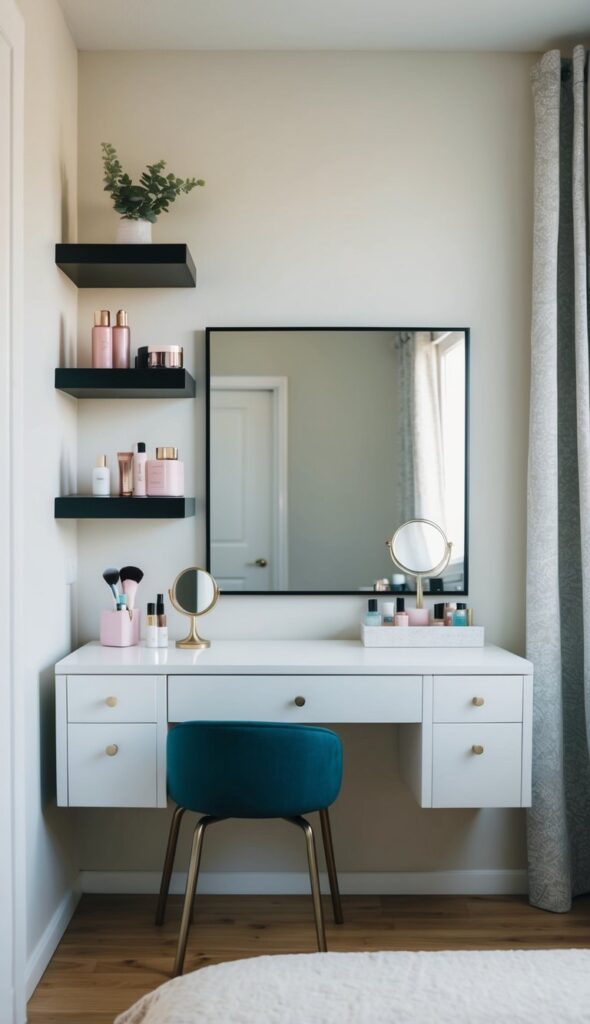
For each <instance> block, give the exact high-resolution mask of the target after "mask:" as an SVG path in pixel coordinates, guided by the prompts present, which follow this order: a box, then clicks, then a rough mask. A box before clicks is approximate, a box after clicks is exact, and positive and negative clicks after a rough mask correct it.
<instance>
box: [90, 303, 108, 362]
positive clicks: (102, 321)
mask: <svg viewBox="0 0 590 1024" xmlns="http://www.w3.org/2000/svg"><path fill="white" fill-rule="evenodd" d="M92 366H93V367H94V368H95V369H97V370H98V369H100V370H111V369H112V367H113V332H112V328H111V314H110V313H109V311H108V309H97V310H96V311H95V313H94V327H93V328H92Z"/></svg>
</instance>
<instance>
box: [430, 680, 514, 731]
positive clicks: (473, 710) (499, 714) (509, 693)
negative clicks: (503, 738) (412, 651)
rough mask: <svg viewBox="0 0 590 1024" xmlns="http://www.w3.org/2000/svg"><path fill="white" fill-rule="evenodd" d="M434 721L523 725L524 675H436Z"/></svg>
mask: <svg viewBox="0 0 590 1024" xmlns="http://www.w3.org/2000/svg"><path fill="white" fill-rule="evenodd" d="M482 701H483V703H481V702H482ZM475 702H477V703H475ZM433 718H434V721H435V722H473V723H474V724H475V723H478V722H522V676H475V675H474V676H435V677H434V708H433Z"/></svg>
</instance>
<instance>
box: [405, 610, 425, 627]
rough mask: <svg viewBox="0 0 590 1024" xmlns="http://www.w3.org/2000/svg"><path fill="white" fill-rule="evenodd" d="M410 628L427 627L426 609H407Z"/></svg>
mask: <svg viewBox="0 0 590 1024" xmlns="http://www.w3.org/2000/svg"><path fill="white" fill-rule="evenodd" d="M408 618H409V620H410V626H428V608H408Z"/></svg>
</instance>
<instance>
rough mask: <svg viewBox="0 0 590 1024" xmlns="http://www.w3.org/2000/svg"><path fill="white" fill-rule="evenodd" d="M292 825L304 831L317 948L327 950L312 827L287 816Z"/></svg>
mask: <svg viewBox="0 0 590 1024" xmlns="http://www.w3.org/2000/svg"><path fill="white" fill-rule="evenodd" d="M286 820H287V821H290V822H291V823H292V824H293V825H298V826H299V828H301V829H303V832H304V833H305V843H306V846H307V863H308V866H309V880H310V882H311V895H312V898H313V912H314V917H315V930H316V934H317V938H318V949H319V951H320V953H326V952H327V949H328V947H327V945H326V931H325V928H324V915H323V911H322V895H321V892H320V876H319V873H318V860H317V856H316V852H315V841H314V838H313V829H312V827H311V825H310V824H309V822H308V821H306V819H305V818H302V817H297V818H287V819H286Z"/></svg>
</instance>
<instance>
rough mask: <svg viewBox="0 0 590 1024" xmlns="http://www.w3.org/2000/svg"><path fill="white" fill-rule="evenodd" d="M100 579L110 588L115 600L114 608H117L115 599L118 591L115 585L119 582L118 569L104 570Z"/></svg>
mask: <svg viewBox="0 0 590 1024" xmlns="http://www.w3.org/2000/svg"><path fill="white" fill-rule="evenodd" d="M102 578H103V580H104V581H105V583H106V585H107V587H110V588H111V590H112V592H113V597H114V598H115V608H116V607H117V598H118V596H119V591H118V590H117V583H118V582H119V570H118V569H105V571H104V572H103V574H102Z"/></svg>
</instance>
